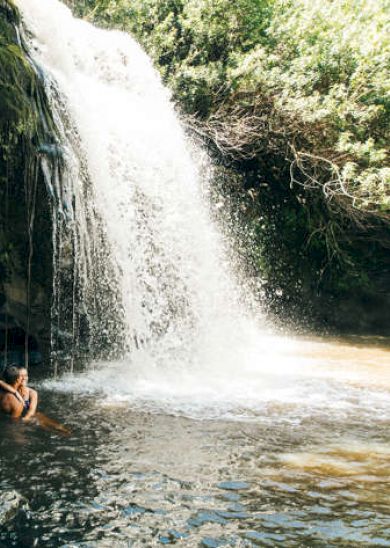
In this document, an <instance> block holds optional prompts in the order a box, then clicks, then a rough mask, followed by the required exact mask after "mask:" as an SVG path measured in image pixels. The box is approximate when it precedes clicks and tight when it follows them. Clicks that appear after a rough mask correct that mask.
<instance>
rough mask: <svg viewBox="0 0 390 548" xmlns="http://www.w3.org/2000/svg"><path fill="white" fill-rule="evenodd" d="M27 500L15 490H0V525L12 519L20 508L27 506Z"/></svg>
mask: <svg viewBox="0 0 390 548" xmlns="http://www.w3.org/2000/svg"><path fill="white" fill-rule="evenodd" d="M27 504H28V503H27V500H26V499H25V498H24V497H23V496H22V495H20V493H18V492H17V491H15V490H6V491H1V492H0V526H2V525H5V524H6V523H7V522H8V521H10V520H12V519H13V518H14V517H15V516H16V514H17V513H18V512H19V510H21V509H22V508H25V507H26V506H27Z"/></svg>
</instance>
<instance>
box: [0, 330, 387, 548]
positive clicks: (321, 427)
mask: <svg viewBox="0 0 390 548" xmlns="http://www.w3.org/2000/svg"><path fill="white" fill-rule="evenodd" d="M301 344H302V345H303V346H302V352H303V353H304V354H306V357H307V354H310V359H311V360H312V362H311V364H312V374H310V371H309V369H310V368H309V367H308V365H307V364H306V365H305V366H304V367H303V369H302V370H301V371H299V370H298V368H296V370H295V372H294V373H293V374H292V378H293V381H294V382H295V383H296V385H297V391H296V392H295V393H293V392H292V391H291V386H290V388H289V389H288V390H287V391H286V389H285V388H286V387H285V385H283V382H282V381H283V375H281V376H280V381H281V383H280V384H281V387H282V388H281V391H280V393H279V394H278V392H277V390H276V389H275V388H273V389H272V390H271V389H270V388H269V385H268V391H267V394H268V396H267V397H268V399H267V398H265V399H264V400H261V398H262V394H260V395H259V401H258V402H257V405H256V406H252V407H251V401H252V400H251V399H250V400H249V402H248V404H247V406H245V405H244V402H243V401H240V400H236V401H230V402H229V401H227V400H226V401H224V400H223V393H222V394H221V397H220V399H219V400H217V399H216V398H215V397H214V399H213V402H212V405H211V406H207V405H205V403H204V401H203V400H202V399H199V393H200V392H199V386H194V392H193V401H192V405H189V406H188V407H187V408H186V407H185V406H184V404H183V401H184V400H180V399H179V400H178V403H177V405H176V406H175V402H174V398H173V397H172V393H169V394H166V395H165V397H163V396H162V392H161V391H160V393H159V394H157V392H154V393H151V394H150V397H149V398H148V399H147V398H145V393H144V392H142V393H141V392H138V395H137V392H136V391H133V392H132V393H131V392H130V391H129V390H128V387H127V388H126V383H125V386H124V387H123V383H121V379H120V378H119V377H118V378H117V391H116V394H115V393H113V388H112V387H110V389H109V390H107V391H106V392H105V391H104V390H102V389H100V390H93V389H92V387H93V385H92V384H91V382H92V381H91V379H93V378H94V375H95V376H96V375H99V372H97V373H96V372H95V374H94V375H92V376H91V374H88V375H85V374H84V375H81V376H79V377H76V381H75V380H74V378H73V380H72V381H71V380H70V379H67V378H65V379H64V380H61V381H59V382H53V381H50V382H49V383H47V382H45V383H43V384H42V383H41V389H40V393H41V401H42V403H41V408H42V411H44V412H46V413H47V414H48V415H50V416H53V417H55V418H56V419H58V420H61V421H62V422H64V423H66V424H67V425H68V426H69V427H70V428H71V429H72V434H71V436H69V437H64V436H61V435H60V434H57V433H53V432H52V433H50V432H45V431H43V430H41V429H39V428H37V427H35V426H33V425H31V426H26V425H22V424H18V425H12V426H11V425H10V424H8V423H4V422H3V423H1V425H0V426H1V429H2V436H1V441H0V460H1V469H0V486H1V489H2V490H3V489H15V490H17V491H18V492H19V493H20V494H22V495H23V496H24V497H25V499H26V505H25V509H24V510H21V511H20V512H19V513H18V514H17V516H16V517H15V519H14V520H13V521H12V522H10V523H8V525H7V526H4V527H3V529H2V530H1V533H0V541H1V542H2V543H3V544H5V546H32V545H34V542H37V540H36V539H39V542H38V545H39V546H102V547H105V546H107V547H109V546H154V545H155V546H158V545H164V544H174V543H178V544H180V545H183V546H198V545H199V546H207V547H209V546H310V547H311V546H362V547H363V546H364V547H366V546H390V528H389V526H390V509H389V500H390V482H389V477H390V467H389V462H390V449H389V437H390V436H389V422H390V421H389V419H390V406H389V403H388V402H389V400H388V396H389V376H388V356H389V347H388V346H387V345H386V341H379V342H378V341H375V344H373V343H372V341H368V340H362V339H354V340H352V341H347V342H345V341H343V342H341V341H310V342H307V341H306V343H304V341H301ZM115 371H116V372H118V371H119V366H117V368H116V369H115ZM86 379H88V380H89V384H88V383H87V380H86ZM144 381H145V379H144ZM252 381H253V379H252ZM255 381H256V382H258V381H259V379H255ZM72 382H73V383H75V382H78V383H79V387H80V389H79V391H78V392H76V393H75V392H72V390H71V388H73V387H74V384H72ZM268 382H269V379H268ZM83 383H84V384H83ZM292 384H293V383H292ZM149 386H151V385H149ZM87 387H88V390H87ZM174 390H175V389H174ZM177 390H178V388H177ZM305 390H306V392H305ZM300 392H301V394H302V397H301V400H299V393H300ZM309 392H311V394H310V398H308V394H309ZM173 393H174V391H173ZM209 394H211V395H212V393H209ZM271 394H273V399H272V398H271ZM153 396H154V400H153ZM225 396H226V397H227V396H228V394H225ZM197 397H198V400H197V401H196V398H197ZM152 401H154V403H153V405H152ZM190 403H191V402H190ZM186 409H187V414H186Z"/></svg>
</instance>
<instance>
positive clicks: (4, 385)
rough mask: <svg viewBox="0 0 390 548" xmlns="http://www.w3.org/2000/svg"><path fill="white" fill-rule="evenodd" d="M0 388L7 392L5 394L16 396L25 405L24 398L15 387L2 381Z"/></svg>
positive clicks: (0, 381)
mask: <svg viewBox="0 0 390 548" xmlns="http://www.w3.org/2000/svg"><path fill="white" fill-rule="evenodd" d="M0 388H2V389H3V390H5V392H10V393H11V394H13V395H14V396H16V397H17V398H18V400H19V401H20V402H21V403H23V398H22V396H21V395H20V394H19V392H18V391H17V390H15V388H14V387H13V386H11V385H10V384H8V383H6V382H5V381H2V380H0Z"/></svg>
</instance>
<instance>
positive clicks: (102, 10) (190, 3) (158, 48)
mask: <svg viewBox="0 0 390 548" xmlns="http://www.w3.org/2000/svg"><path fill="white" fill-rule="evenodd" d="M69 2H70V3H71V4H73V5H74V7H75V9H76V11H77V12H78V14H79V15H82V16H84V17H86V18H87V19H89V20H94V21H95V22H97V23H98V24H101V25H104V26H109V27H112V26H115V27H117V28H121V29H123V30H126V31H129V32H130V33H132V34H133V35H134V36H135V37H136V38H137V39H138V40H139V41H140V43H141V44H142V45H143V46H144V47H145V49H146V50H147V52H148V53H149V54H150V55H151V56H152V58H153V59H154V61H155V64H156V66H157V68H158V69H159V70H160V72H161V74H162V77H163V79H164V81H165V82H166V83H167V85H168V86H169V87H170V88H171V89H172V91H173V95H174V98H175V99H176V100H177V101H178V102H179V103H180V106H181V108H182V110H183V111H184V112H186V113H189V114H192V115H195V116H196V117H197V119H198V122H197V123H198V127H199V124H200V126H201V132H202V135H208V136H209V143H211V145H212V147H214V150H216V151H217V153H218V157H219V158H220V159H221V158H222V161H223V162H224V164H225V165H230V168H231V169H232V171H236V172H237V170H238V171H239V172H240V174H242V181H243V182H242V185H243V188H242V193H243V195H241V196H240V199H241V200H243V201H244V202H245V197H243V196H244V195H245V193H246V191H250V192H251V195H252V196H255V199H254V200H249V205H247V206H246V212H247V214H246V215H247V217H246V222H247V223H249V224H250V225H251V226H252V228H253V231H254V232H255V233H256V238H257V246H258V248H257V263H258V265H259V267H260V269H261V271H262V273H263V275H264V276H265V277H266V278H267V279H269V280H270V283H271V284H272V285H273V286H274V287H277V286H282V287H284V288H285V289H286V291H287V293H290V294H292V293H293V292H294V291H295V289H296V292H297V294H300V295H302V292H303V291H309V292H311V294H312V295H313V294H315V293H319V294H321V293H322V294H326V293H327V294H330V295H333V297H335V296H337V298H338V297H340V296H341V295H347V294H354V293H356V292H358V291H361V292H362V293H364V292H366V293H367V294H369V293H370V292H371V293H372V292H375V288H377V287H378V286H376V285H375V284H376V283H377V281H376V280H377V279H379V278H381V276H382V274H381V273H382V272H385V271H386V269H387V268H388V264H387V263H386V260H387V259H386V256H387V255H388V248H389V247H390V234H389V213H390V167H389V165H388V158H389V142H390V139H389V137H390V135H389V128H390V72H389V67H390V32H389V29H390V5H389V1H388V0H375V1H373V0H321V1H320V0H236V1H234V2H233V1H231V0H69ZM255 254H256V253H255ZM278 265H279V266H278ZM297 279H298V280H299V279H301V282H299V283H298V285H297V283H296V280H297ZM294 280H295V281H294ZM294 284H295V285H294ZM299 284H300V287H298V286H299ZM296 285H297V287H296V288H295V286H296ZM304 287H306V289H305V290H304V289H303V288H304ZM308 288H309V289H308ZM298 300H299V299H298Z"/></svg>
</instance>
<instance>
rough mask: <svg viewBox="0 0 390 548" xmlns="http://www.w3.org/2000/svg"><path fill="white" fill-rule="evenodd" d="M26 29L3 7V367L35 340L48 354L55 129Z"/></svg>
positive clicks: (2, 2)
mask: <svg viewBox="0 0 390 548" xmlns="http://www.w3.org/2000/svg"><path fill="white" fill-rule="evenodd" d="M18 25H19V15H18V12H17V10H16V8H15V7H14V6H13V5H12V4H10V3H9V2H8V1H7V0H0V360H1V358H3V360H4V351H5V350H8V352H11V354H10V356H11V358H10V359H12V361H15V360H16V361H21V359H23V358H22V357H23V354H24V349H25V347H26V346H27V341H28V340H29V348H30V350H32V351H34V352H37V351H38V349H39V350H40V352H41V353H42V354H43V355H47V354H48V350H49V344H50V307H51V295H52V256H53V254H52V243H51V240H52V238H51V232H52V228H51V227H52V221H51V217H52V215H51V211H50V202H49V199H48V195H47V190H46V186H45V181H44V177H43V174H42V172H41V169H40V162H39V152H38V151H39V150H40V146H41V143H42V142H47V141H49V142H50V141H51V140H52V139H53V136H51V135H50V129H49V128H50V127H53V125H52V123H50V119H49V118H50V114H48V110H47V109H45V106H44V105H45V97H44V93H43V88H42V84H41V82H40V81H39V78H38V76H37V74H36V72H35V70H34V68H33V65H32V63H30V61H29V59H28V56H27V54H26V52H25V50H24V47H23V44H22V42H21V41H20V35H19V32H18ZM15 330H16V331H17V332H19V335H18V336H16V337H15ZM21 333H22V334H21ZM23 333H24V337H23ZM23 338H24V341H23ZM12 353H13V354H12ZM8 361H10V360H8Z"/></svg>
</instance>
